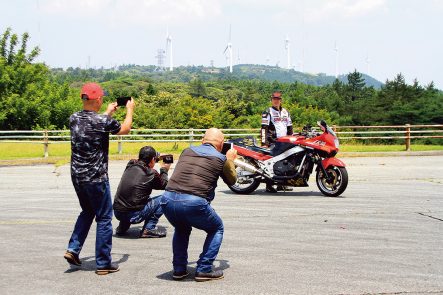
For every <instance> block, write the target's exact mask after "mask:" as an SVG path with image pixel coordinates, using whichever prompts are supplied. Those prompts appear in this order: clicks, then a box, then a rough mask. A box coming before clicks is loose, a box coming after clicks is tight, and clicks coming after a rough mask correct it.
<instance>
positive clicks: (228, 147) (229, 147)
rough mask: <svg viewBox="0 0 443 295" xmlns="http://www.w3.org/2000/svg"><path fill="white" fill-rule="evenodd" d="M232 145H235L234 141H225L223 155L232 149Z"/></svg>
mask: <svg viewBox="0 0 443 295" xmlns="http://www.w3.org/2000/svg"><path fill="white" fill-rule="evenodd" d="M232 147H233V143H232V142H224V143H223V148H222V150H221V153H222V154H223V155H226V153H227V152H228V151H229V150H230V149H232Z"/></svg>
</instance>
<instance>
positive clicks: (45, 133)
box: [43, 130, 49, 158]
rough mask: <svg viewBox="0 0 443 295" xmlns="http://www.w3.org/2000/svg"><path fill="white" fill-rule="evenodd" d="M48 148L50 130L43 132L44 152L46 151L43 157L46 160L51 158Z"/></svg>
mask: <svg viewBox="0 0 443 295" xmlns="http://www.w3.org/2000/svg"><path fill="white" fill-rule="evenodd" d="M48 147H49V139H48V130H45V131H43V150H44V154H43V157H45V158H47V157H49V151H48Z"/></svg>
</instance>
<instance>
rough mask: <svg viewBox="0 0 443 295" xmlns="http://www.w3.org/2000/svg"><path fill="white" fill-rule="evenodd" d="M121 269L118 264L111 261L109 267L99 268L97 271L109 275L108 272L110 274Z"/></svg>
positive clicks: (99, 273)
mask: <svg viewBox="0 0 443 295" xmlns="http://www.w3.org/2000/svg"><path fill="white" fill-rule="evenodd" d="M119 270H120V268H119V267H118V265H117V264H114V263H111V265H109V266H107V267H103V268H97V270H96V271H95V273H96V274H98V275H107V274H110V273H113V272H118V271H119Z"/></svg>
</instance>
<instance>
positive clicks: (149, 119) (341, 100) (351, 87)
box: [0, 28, 443, 130]
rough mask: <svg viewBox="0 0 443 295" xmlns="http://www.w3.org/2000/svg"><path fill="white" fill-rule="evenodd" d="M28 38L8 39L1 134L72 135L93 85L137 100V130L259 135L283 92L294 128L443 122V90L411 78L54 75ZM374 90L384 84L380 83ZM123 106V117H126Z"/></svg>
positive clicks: (1, 39) (184, 72) (126, 71)
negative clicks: (274, 98)
mask: <svg viewBox="0 0 443 295" xmlns="http://www.w3.org/2000/svg"><path fill="white" fill-rule="evenodd" d="M28 39H29V35H28V34H27V33H25V34H23V35H22V36H21V38H20V37H19V36H18V35H17V34H14V33H13V32H12V30H11V29H9V28H8V29H7V30H6V31H5V32H4V33H3V34H2V35H0V130H28V129H64V128H67V126H68V123H69V116H70V115H71V114H72V113H73V112H76V111H78V110H80V109H81V108H82V101H81V99H80V95H79V93H80V88H81V86H82V85H83V84H84V83H85V82H87V81H94V82H98V83H100V85H102V87H103V88H104V89H106V90H107V92H108V94H109V95H108V96H106V97H105V98H104V99H105V104H104V107H106V105H107V104H108V103H110V102H114V101H115V100H116V98H117V97H118V96H132V97H134V99H135V100H136V105H137V107H136V111H135V113H134V122H133V128H167V129H172V128H179V129H180V128H209V127H219V128H258V127H260V123H261V114H262V112H263V110H265V109H266V108H267V107H269V105H270V101H269V98H270V95H271V93H272V92H273V91H275V90H279V91H281V92H282V94H283V104H284V107H285V108H286V109H287V110H288V111H289V112H290V114H291V119H292V122H293V124H294V126H296V127H297V126H298V127H301V126H304V125H306V124H311V125H314V124H315V122H316V121H317V120H319V119H324V120H326V121H327V122H328V123H329V124H336V125H404V124H443V92H442V91H441V90H438V89H436V88H435V87H434V83H430V84H428V85H425V86H422V85H420V84H419V82H418V81H414V82H413V84H411V85H410V84H408V83H406V81H405V79H404V77H403V75H402V74H398V75H396V76H395V77H394V78H393V79H391V80H389V79H388V80H386V81H385V82H384V84H383V85H381V83H380V82H378V81H375V80H371V79H370V77H367V76H365V75H363V74H361V73H359V72H357V71H354V72H352V73H348V74H347V75H346V76H343V77H340V79H335V78H334V77H331V76H326V75H309V74H305V73H300V72H296V71H294V70H285V69H281V68H278V67H269V66H260V65H237V66H235V67H234V71H233V73H229V72H228V71H227V69H226V68H213V67H203V66H199V67H191V66H189V67H177V68H174V70H173V71H168V70H164V69H163V70H159V69H158V68H156V67H155V66H137V65H124V66H120V67H118V68H113V69H80V68H68V69H51V68H49V67H48V66H46V65H45V64H44V63H39V62H35V61H34V60H35V58H36V57H37V56H38V55H39V53H40V49H39V48H38V47H36V48H33V49H30V50H28V49H27V41H28ZM373 83H378V84H376V85H374V84H373ZM124 115H125V111H124V108H121V109H119V110H117V112H116V113H115V114H114V117H115V118H116V119H118V120H120V121H121V120H123V118H124Z"/></svg>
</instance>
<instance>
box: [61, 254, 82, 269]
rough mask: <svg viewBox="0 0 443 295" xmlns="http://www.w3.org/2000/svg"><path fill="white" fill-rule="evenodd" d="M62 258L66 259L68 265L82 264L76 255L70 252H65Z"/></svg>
mask: <svg viewBox="0 0 443 295" xmlns="http://www.w3.org/2000/svg"><path fill="white" fill-rule="evenodd" d="M63 257H64V258H65V259H66V261H68V262H69V264H72V265H76V266H81V265H82V262H81V261H80V258H78V254H75V253H74V252H71V251H66V253H65V255H63Z"/></svg>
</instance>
